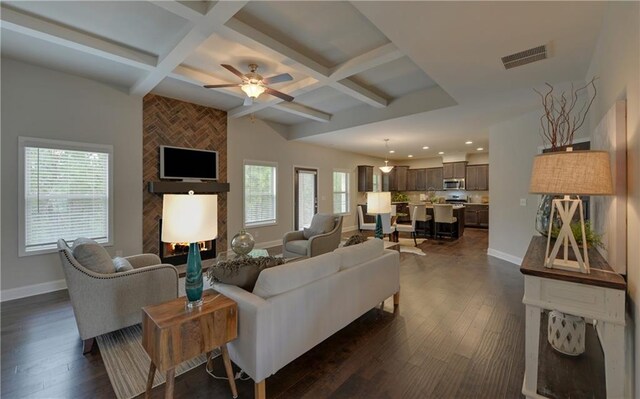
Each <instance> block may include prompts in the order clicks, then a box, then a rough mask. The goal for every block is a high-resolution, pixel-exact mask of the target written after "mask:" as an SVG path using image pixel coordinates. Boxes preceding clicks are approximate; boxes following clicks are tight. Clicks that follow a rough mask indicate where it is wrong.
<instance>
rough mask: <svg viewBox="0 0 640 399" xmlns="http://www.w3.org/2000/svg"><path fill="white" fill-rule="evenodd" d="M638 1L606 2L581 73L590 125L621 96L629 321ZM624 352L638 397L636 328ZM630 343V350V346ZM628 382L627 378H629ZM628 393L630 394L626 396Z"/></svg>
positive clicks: (639, 252)
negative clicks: (592, 82) (591, 96)
mask: <svg viewBox="0 0 640 399" xmlns="http://www.w3.org/2000/svg"><path fill="white" fill-rule="evenodd" d="M639 21H640V3H638V2H629V3H616V4H611V5H610V6H609V7H608V10H607V13H606V15H605V18H604V20H603V26H602V32H601V34H600V36H599V39H598V44H597V46H596V49H595V51H594V53H593V57H592V61H591V65H590V67H589V70H588V72H587V78H588V79H590V78H591V77H592V76H598V77H599V79H598V81H597V82H596V84H597V90H598V95H597V97H596V99H595V101H594V103H593V107H592V110H591V113H590V125H589V127H590V130H591V131H592V130H593V129H594V128H595V127H596V126H597V124H598V123H599V122H600V120H601V119H602V117H603V116H604V114H605V113H606V112H607V111H608V110H609V109H610V108H611V107H612V106H613V104H614V102H615V101H616V100H622V99H626V101H627V192H628V198H627V281H628V284H629V286H628V293H629V295H628V298H629V299H630V301H631V304H632V306H631V309H632V315H633V320H634V321H635V324H636V326H637V325H638V320H640V245H638V243H640V79H639V75H640V50H639V49H640V39H639V38H640V27H639V25H640V22H639ZM631 333H633V334H635V337H634V339H630V340H629V341H632V342H628V343H627V353H635V365H636V367H635V371H632V370H629V375H630V376H635V397H640V367H637V366H638V365H640V350H639V348H640V329H638V328H636V329H635V331H631ZM634 347H635V351H634V352H632V349H633V348H634ZM629 381H630V383H631V382H632V381H633V379H632V378H630V379H629ZM630 396H631V395H630Z"/></svg>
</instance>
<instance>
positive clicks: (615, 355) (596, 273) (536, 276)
mask: <svg viewBox="0 0 640 399" xmlns="http://www.w3.org/2000/svg"><path fill="white" fill-rule="evenodd" d="M546 245H547V239H546V237H533V238H532V239H531V243H530V244H529V249H528V250H527V253H526V255H525V256H524V258H523V260H522V266H521V267H520V272H521V273H522V274H524V297H523V298H522V302H523V303H524V304H525V305H526V319H525V357H526V358H525V371H524V381H523V384H522V393H523V394H524V395H525V396H526V397H527V398H544V396H542V395H539V394H538V393H537V389H538V388H537V387H538V352H539V344H540V316H541V313H542V310H543V309H555V310H559V311H560V312H563V313H569V314H572V315H576V316H582V317H584V318H585V319H587V320H597V323H596V330H597V332H598V337H599V338H600V343H601V345H602V351H603V352H604V361H605V367H604V368H605V379H606V385H607V397H608V398H622V397H624V385H625V381H624V379H625V361H624V360H625V340H624V325H625V294H626V288H627V284H626V282H625V280H624V278H623V277H622V276H621V275H619V274H617V273H615V272H614V271H613V269H611V267H610V266H609V265H608V264H607V262H606V261H605V260H604V259H603V258H602V256H600V254H599V253H598V252H596V251H593V250H590V251H589V263H590V266H591V273H590V274H583V273H580V272H572V271H566V270H559V269H549V268H546V267H544V256H545V248H546Z"/></svg>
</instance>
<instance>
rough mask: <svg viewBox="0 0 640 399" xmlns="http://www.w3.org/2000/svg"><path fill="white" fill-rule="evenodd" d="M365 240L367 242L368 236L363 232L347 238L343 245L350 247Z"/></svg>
mask: <svg viewBox="0 0 640 399" xmlns="http://www.w3.org/2000/svg"><path fill="white" fill-rule="evenodd" d="M363 242H367V237H365V236H363V235H362V234H354V235H352V236H351V237H349V238H348V239H347V241H346V242H345V243H344V245H343V247H348V246H351V245H356V244H362V243H363Z"/></svg>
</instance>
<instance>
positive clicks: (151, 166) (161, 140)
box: [142, 94, 227, 254]
mask: <svg viewBox="0 0 640 399" xmlns="http://www.w3.org/2000/svg"><path fill="white" fill-rule="evenodd" d="M142 104H143V105H142V107H143V108H142V115H143V122H142V124H143V127H142V128H143V134H142V152H143V154H142V162H143V166H142V171H143V172H142V180H143V182H142V183H143V185H142V190H143V201H144V202H143V207H142V208H143V212H142V213H143V216H142V218H143V219H142V220H143V223H142V234H143V249H144V252H147V253H154V254H159V243H160V236H159V231H158V220H159V219H160V218H161V217H162V196H161V195H158V194H151V193H149V191H148V185H149V182H150V181H159V180H160V172H159V169H160V152H159V150H160V146H161V145H172V146H176V147H188V148H198V149H203V150H215V151H218V157H219V158H218V164H219V165H218V167H219V171H218V181H219V182H221V183H226V182H227V113H226V112H225V111H220V110H217V109H214V108H209V107H204V106H201V105H196V104H191V103H187V102H184V101H179V100H174V99H172V98H166V97H161V96H157V95H154V94H148V95H146V96H145V97H144V99H143V103H142ZM216 243H217V245H216V247H217V251H218V252H221V251H225V250H226V248H227V194H226V193H220V194H218V238H217V241H216Z"/></svg>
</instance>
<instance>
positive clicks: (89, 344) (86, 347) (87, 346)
mask: <svg viewBox="0 0 640 399" xmlns="http://www.w3.org/2000/svg"><path fill="white" fill-rule="evenodd" d="M94 342H96V340H95V338H89V339H85V340H82V354H83V355H86V354H87V353H89V352H91V350H92V349H93V343H94Z"/></svg>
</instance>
